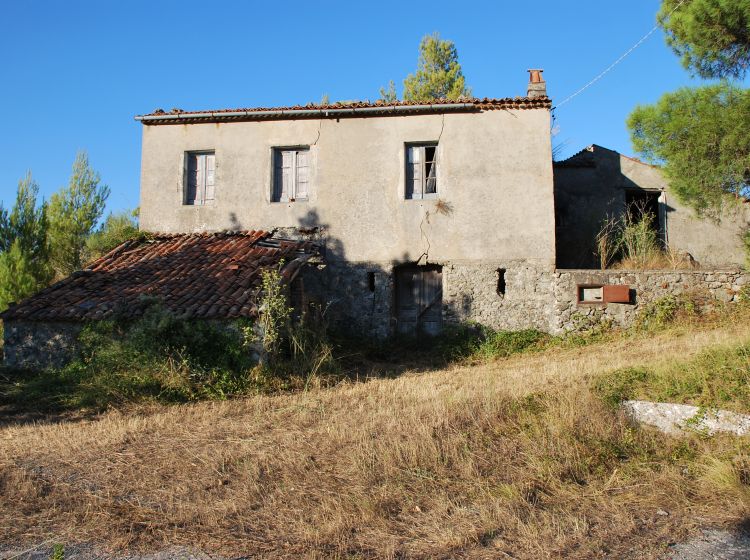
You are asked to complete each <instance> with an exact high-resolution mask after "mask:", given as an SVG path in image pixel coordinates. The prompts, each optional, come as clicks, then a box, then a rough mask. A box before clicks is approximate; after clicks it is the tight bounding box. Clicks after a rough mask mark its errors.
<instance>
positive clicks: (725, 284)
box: [549, 270, 750, 333]
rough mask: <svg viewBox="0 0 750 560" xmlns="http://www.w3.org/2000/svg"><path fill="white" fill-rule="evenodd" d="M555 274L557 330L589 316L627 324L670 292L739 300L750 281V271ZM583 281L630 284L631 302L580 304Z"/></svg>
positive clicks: (562, 329) (618, 323)
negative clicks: (580, 290) (579, 293)
mask: <svg viewBox="0 0 750 560" xmlns="http://www.w3.org/2000/svg"><path fill="white" fill-rule="evenodd" d="M553 276H554V296H553V297H554V313H553V317H554V321H553V322H552V323H551V324H550V328H549V331H550V332H553V333H558V332H561V331H565V330H571V329H574V328H576V325H577V323H578V322H580V321H581V320H584V321H586V318H589V320H600V319H610V320H612V322H613V324H614V325H616V326H621V327H627V326H629V325H630V324H632V322H633V320H634V318H635V316H636V314H637V313H638V312H639V311H640V310H641V309H642V308H643V307H644V306H645V305H647V304H648V303H650V302H652V301H654V300H657V299H660V298H663V297H665V296H669V295H679V294H683V293H688V292H697V293H702V294H705V295H706V296H709V298H710V299H713V300H715V301H717V302H722V303H729V302H733V301H737V299H738V297H739V294H740V292H741V290H742V289H743V288H744V287H745V286H747V285H748V284H749V283H750V273H748V272H743V271H740V270H683V271H667V270H640V271H629V270H557V271H555V273H554V275H553ZM582 284H589V285H591V284H595V285H599V284H601V285H607V284H626V285H628V286H630V291H631V302H630V303H606V304H598V303H597V304H587V303H579V302H578V286H579V285H582Z"/></svg>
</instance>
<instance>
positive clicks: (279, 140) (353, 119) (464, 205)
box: [136, 70, 555, 336]
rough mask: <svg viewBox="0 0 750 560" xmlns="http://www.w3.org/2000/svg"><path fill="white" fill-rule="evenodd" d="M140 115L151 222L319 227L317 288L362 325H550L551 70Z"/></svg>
mask: <svg viewBox="0 0 750 560" xmlns="http://www.w3.org/2000/svg"><path fill="white" fill-rule="evenodd" d="M136 118H137V119H138V120H139V121H140V122H141V123H142V124H143V159H142V171H141V228H142V229H143V230H145V231H152V232H167V233H192V232H203V231H220V230H245V229H263V230H277V231H278V233H277V235H279V236H282V237H293V238H301V239H311V240H314V241H316V242H318V243H320V244H321V246H322V247H323V248H324V249H323V252H324V262H325V264H324V265H321V267H320V268H321V269H320V270H318V271H317V273H314V274H313V273H311V272H310V271H308V272H307V273H306V274H305V279H304V281H305V283H306V289H307V291H308V292H311V293H312V294H313V297H316V298H317V299H319V300H320V301H321V302H322V303H324V304H328V305H329V313H330V315H331V317H332V318H333V319H334V321H335V322H336V323H338V324H342V326H344V327H348V328H353V329H356V330H357V332H365V333H372V334H374V335H377V336H385V335H388V334H391V333H394V332H411V331H415V330H417V331H419V330H422V331H427V332H437V331H438V330H439V329H440V326H441V324H442V322H443V321H444V320H464V319H475V320H479V321H482V322H485V323H488V324H491V325H492V326H494V327H498V328H519V327H527V326H536V327H539V328H546V327H547V326H548V323H549V320H548V317H547V316H546V315H545V313H546V311H547V309H546V308H547V307H548V304H547V302H545V301H544V299H545V297H544V295H543V294H542V293H541V292H540V291H538V290H535V285H536V283H537V282H538V277H539V273H541V272H549V271H551V270H553V269H554V266H555V240H554V234H555V228H554V196H553V178H552V156H551V147H550V100H549V99H548V98H547V96H546V89H545V83H544V81H543V79H542V77H541V71H536V70H535V71H531V79H530V83H529V86H528V91H527V96H526V97H517V98H504V99H462V100H458V101H448V100H439V101H434V102H430V103H408V102H396V103H382V102H376V103H364V102H356V103H336V104H333V105H326V106H313V105H310V106H297V107H280V108H270V109H269V108H253V109H232V110H215V111H198V112H185V111H178V110H174V111H172V112H169V113H165V112H162V111H157V112H154V113H151V114H148V115H143V116H138V117H136Z"/></svg>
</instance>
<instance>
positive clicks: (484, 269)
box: [443, 261, 555, 331]
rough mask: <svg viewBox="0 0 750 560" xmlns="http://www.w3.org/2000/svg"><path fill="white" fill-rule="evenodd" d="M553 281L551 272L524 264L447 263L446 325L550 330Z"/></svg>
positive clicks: (552, 318)
mask: <svg viewBox="0 0 750 560" xmlns="http://www.w3.org/2000/svg"><path fill="white" fill-rule="evenodd" d="M501 271H503V272H501ZM501 274H502V275H503V277H504V278H503V279H502V280H501V279H500V275H501ZM553 282H554V276H553V271H552V270H550V269H544V268H538V267H534V266H530V265H528V264H524V263H517V262H500V261H498V262H482V263H450V264H446V265H444V266H443V317H444V320H445V322H446V323H447V324H458V323H462V322H466V321H473V322H477V323H481V324H483V325H486V326H488V327H492V328H493V329H497V330H520V329H527V328H535V329H539V330H543V331H547V330H549V326H550V324H551V323H552V322H553V321H554V312H555V306H554V301H553V299H552V297H551V294H552V293H553ZM501 283H502V285H500V284H501Z"/></svg>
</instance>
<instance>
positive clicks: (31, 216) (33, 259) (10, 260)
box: [0, 173, 52, 309]
mask: <svg viewBox="0 0 750 560" xmlns="http://www.w3.org/2000/svg"><path fill="white" fill-rule="evenodd" d="M38 195H39V186H38V185H37V184H36V182H34V180H33V179H32V177H31V173H28V174H27V175H26V177H25V178H23V179H21V180H20V181H19V182H18V191H17V193H16V202H15V205H14V206H13V208H12V209H11V211H10V212H8V211H7V210H6V209H4V208H2V207H0V309H5V308H6V307H7V306H8V304H9V303H10V302H14V301H20V300H22V299H24V298H26V297H28V296H30V295H32V294H33V293H35V292H36V291H38V290H40V289H41V288H43V287H45V286H46V285H47V284H48V283H49V281H50V280H51V279H52V269H51V267H50V266H49V244H48V240H47V234H48V221H47V205H46V203H44V202H42V203H41V204H40V205H37V197H38Z"/></svg>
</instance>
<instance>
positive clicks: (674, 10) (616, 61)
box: [552, 0, 686, 111]
mask: <svg viewBox="0 0 750 560" xmlns="http://www.w3.org/2000/svg"><path fill="white" fill-rule="evenodd" d="M685 2H686V0H680V2H679V3H678V4H677V5H676V6H675V7H674V8H673V9H672V11H671V12H669V13H668V14H667V18H669V17H670V16H671V15H672V14H673V13H675V12H676V11H677V8H679V7H680V6H682V5H683V4H684V3H685ZM657 29H659V24H658V23H657V24H656V25H654V27H653V28H652V29H651V31H649V32H648V33H646V34H645V35H644V36H643V37H641V38H640V39H639V40H638V42H637V43H636V44H635V45H633V46H632V47H630V48H629V49H628V50H627V51H625V52H624V53H623V54H622V55H621V56H620V58H618V59H617V60H615V61H614V62H613V63H612V64H610V65H609V66H607V67H606V68H605V69H604V70H603V71H602V72H601V73H599V75H597V76H596V77H595V78H594V79H593V80H591V81H590V82H589V83H587V84H586V85H585V86H583V87H582V88H581V89H579V90H578V91H576V92H575V93H572V94H571V95H569V96H568V97H566V98H565V99H563V100H562V101H561V102H560V103H558V104H557V105H555V106H554V107H552V110H553V111H554V110H555V109H557V108H558V107H562V106H563V105H565V104H566V103H567V102H568V101H570V100H571V99H573V98H574V97H575V96H577V95H578V94H580V93H583V92H584V91H585V90H587V89H588V88H589V87H591V86H592V85H594V84H595V83H596V82H598V81H599V80H601V79H602V78H603V77H604V75H605V74H607V72H609V71H610V70H612V68H614V67H615V66H617V65H618V64H620V62H622V61H623V60H624V59H625V57H627V56H628V55H629V54H630V53H632V52H633V51H634V50H635V49H637V48H638V47H640V46H641V45H642V44H643V43H644V42H645V41H646V39H648V38H649V37H651V35H653V34H654V33H655V32H656V30H657Z"/></svg>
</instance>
